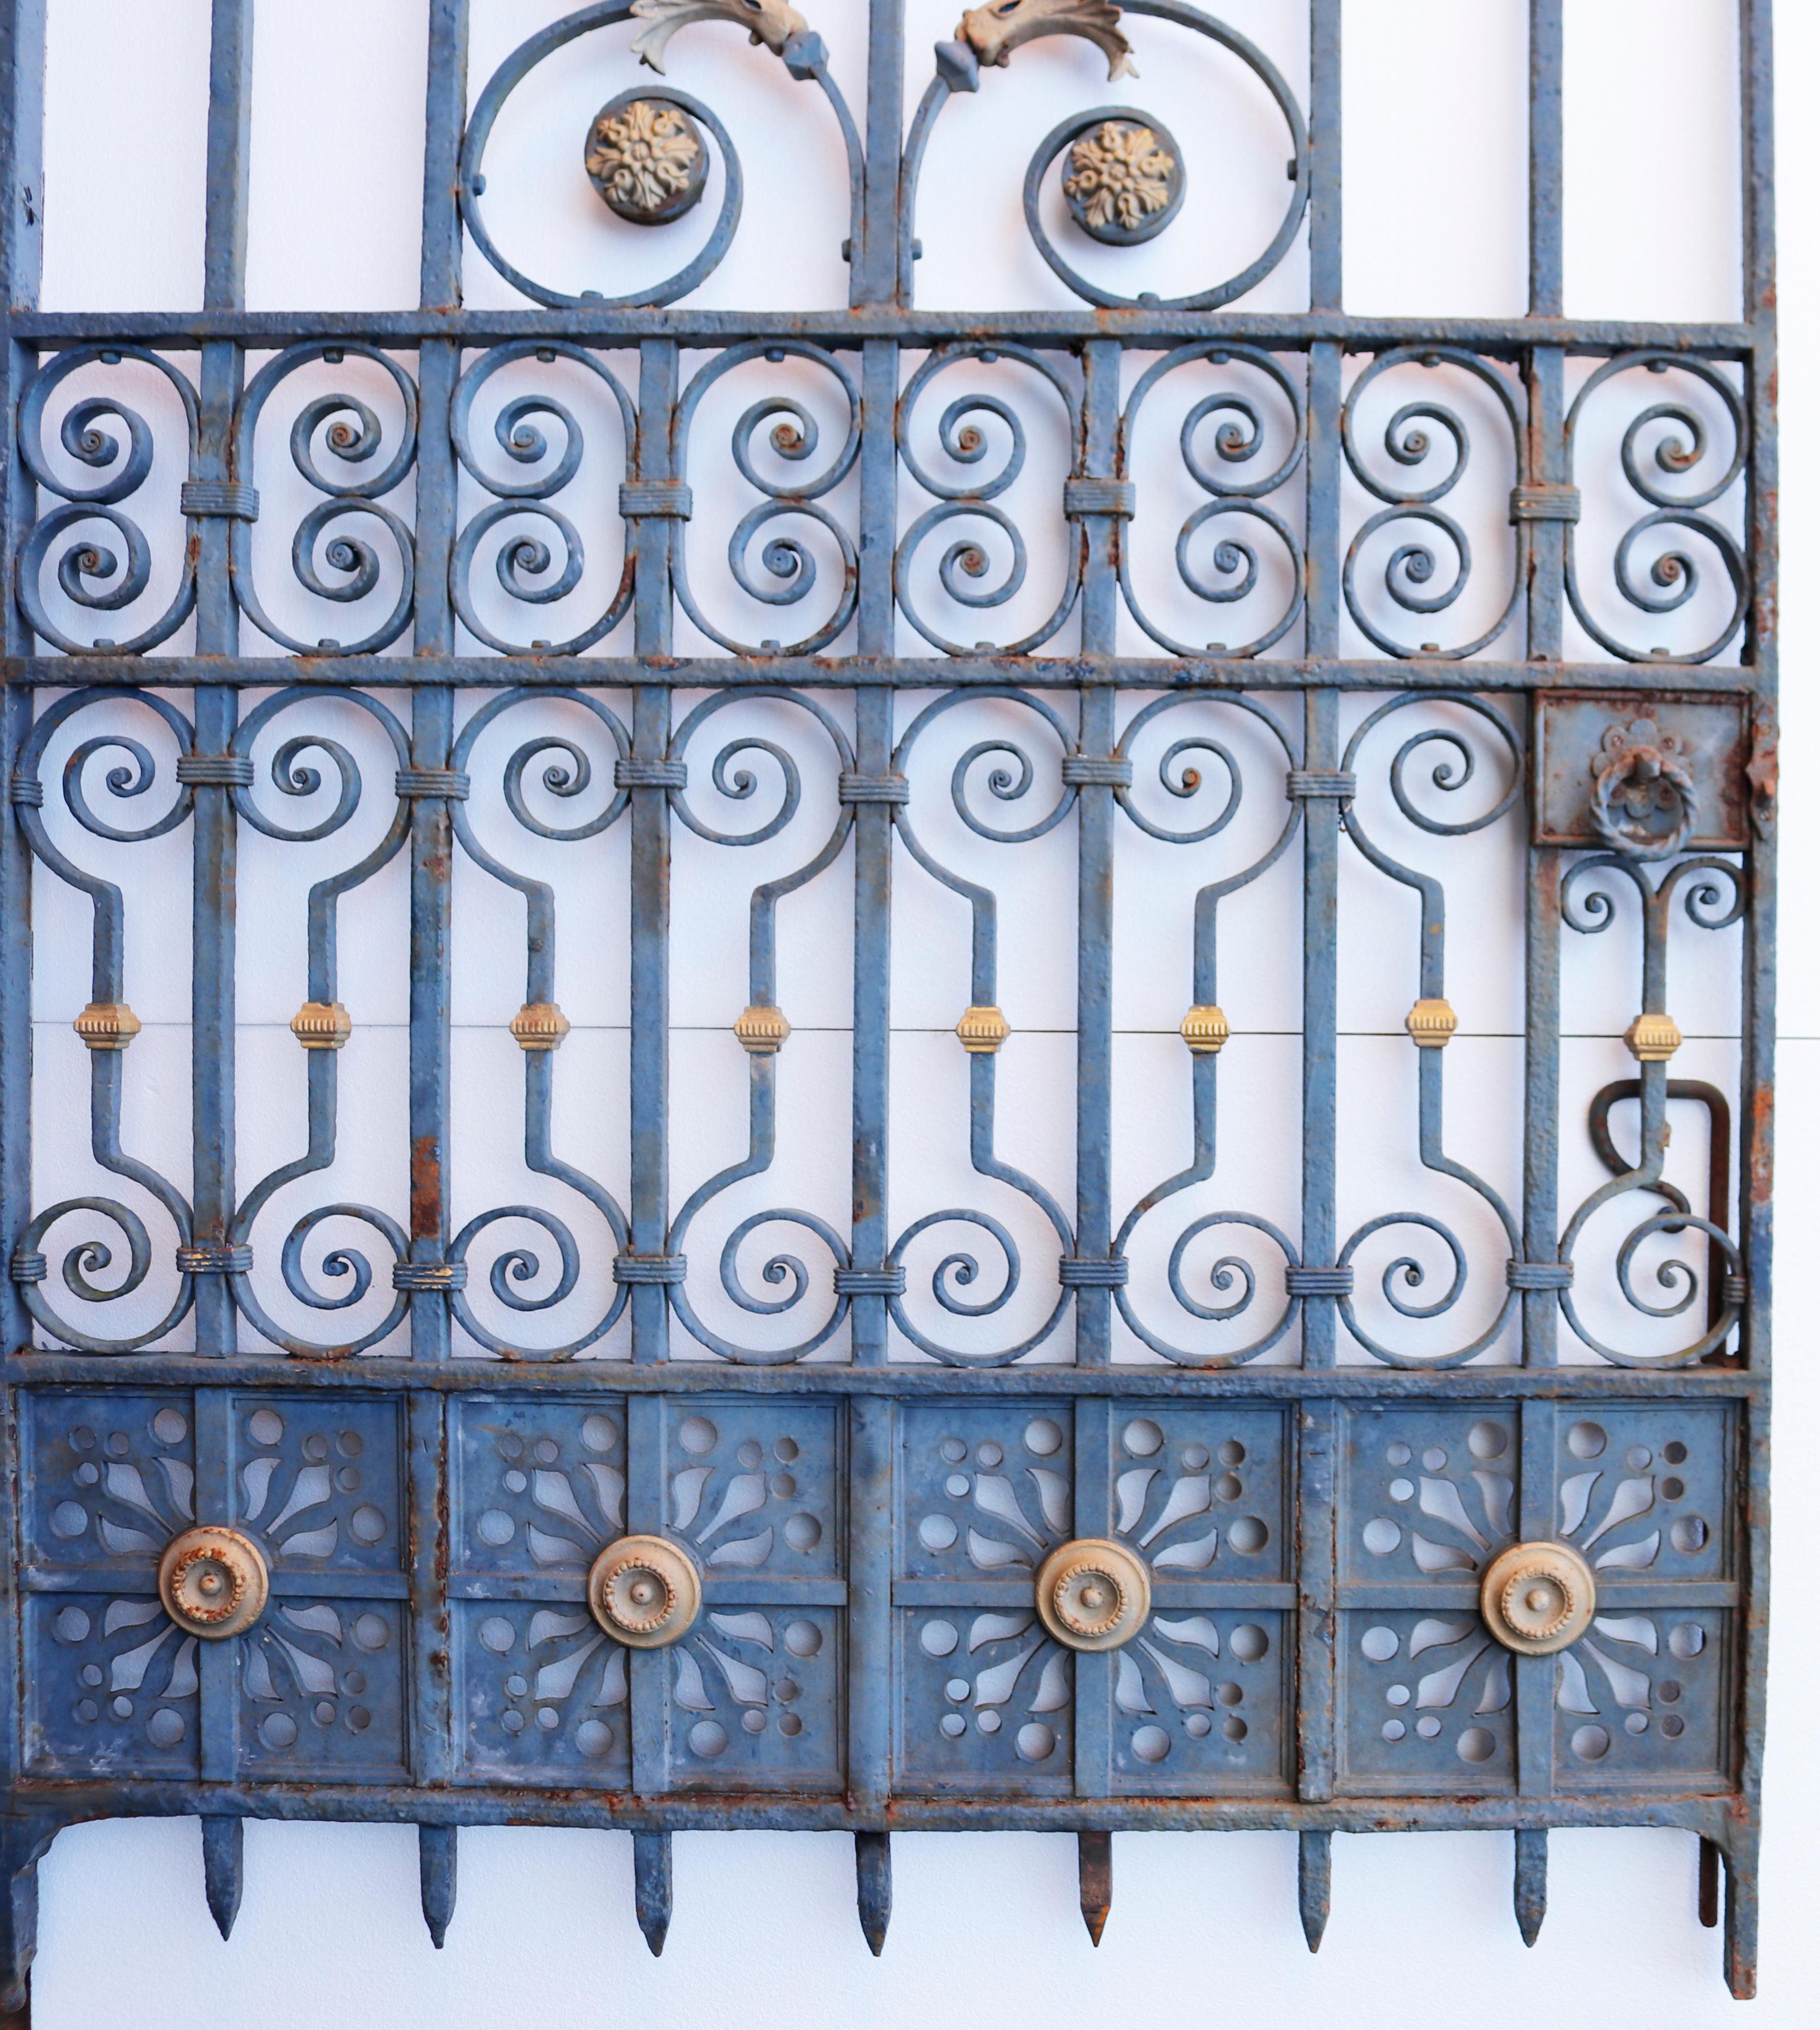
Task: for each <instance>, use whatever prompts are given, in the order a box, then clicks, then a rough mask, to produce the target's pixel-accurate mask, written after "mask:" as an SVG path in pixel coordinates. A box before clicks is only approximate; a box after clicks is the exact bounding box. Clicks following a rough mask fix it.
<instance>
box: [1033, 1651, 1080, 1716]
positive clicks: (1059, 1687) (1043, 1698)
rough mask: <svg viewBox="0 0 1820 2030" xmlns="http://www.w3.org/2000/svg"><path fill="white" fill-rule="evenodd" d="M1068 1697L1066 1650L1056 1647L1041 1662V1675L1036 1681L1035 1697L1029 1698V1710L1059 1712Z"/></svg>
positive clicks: (1069, 1694)
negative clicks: (1047, 1658)
mask: <svg viewBox="0 0 1820 2030" xmlns="http://www.w3.org/2000/svg"><path fill="white" fill-rule="evenodd" d="M1069 1697H1072V1693H1069V1689H1068V1650H1065V1649H1057V1650H1053V1653H1051V1656H1049V1660H1047V1663H1045V1664H1043V1677H1041V1679H1039V1681H1037V1697H1034V1699H1031V1712H1033V1713H1059V1712H1061V1709H1063V1707H1065V1705H1068V1703H1069Z"/></svg>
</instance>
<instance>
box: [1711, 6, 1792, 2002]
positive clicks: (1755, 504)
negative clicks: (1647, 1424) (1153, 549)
mask: <svg viewBox="0 0 1820 2030" xmlns="http://www.w3.org/2000/svg"><path fill="white" fill-rule="evenodd" d="M1773 19H1774V6H1773V4H1772V0H1740V4H1739V20H1738V29H1739V37H1738V39H1739V58H1740V90H1739V99H1740V119H1741V121H1742V124H1743V129H1744V132H1743V164H1744V289H1743V296H1744V305H1743V307H1744V317H1745V319H1746V321H1747V322H1748V323H1749V325H1750V326H1751V358H1750V366H1749V385H1748V389H1747V391H1746V392H1747V396H1748V400H1749V403H1750V417H1751V457H1750V463H1749V468H1748V470H1749V474H1750V496H1749V500H1750V507H1749V515H1750V519H1749V524H1748V530H1749V541H1750V565H1751V581H1750V582H1751V605H1750V620H1749V624H1748V630H1747V633H1746V638H1745V645H1744V654H1745V656H1746V657H1747V658H1748V661H1749V663H1750V664H1751V667H1752V671H1753V675H1754V677H1755V690H1756V698H1755V707H1756V709H1755V714H1754V724H1753V727H1752V734H1753V741H1754V743H1755V754H1754V756H1753V760H1754V761H1755V760H1756V759H1757V758H1759V757H1760V758H1761V759H1762V760H1764V761H1766V762H1767V763H1768V764H1769V765H1770V769H1771V770H1772V771H1773V769H1774V757H1775V742H1776V738H1777V720H1776V697H1777V625H1776V616H1777V588H1776V559H1777V502H1778V500H1779V497H1780V496H1779V492H1778V489H1779V485H1780V474H1779V471H1778V468H1777V451H1776V345H1777V338H1776V240H1775V230H1776V219H1775V197H1774V175H1775V132H1774V68H1773V65H1772V61H1771V53H1772V43H1771V28H1772V22H1773ZM1753 772H1754V774H1756V776H1757V783H1758V785H1759V786H1763V785H1764V784H1765V783H1766V784H1767V786H1768V788H1769V790H1770V798H1769V800H1768V809H1769V819H1770V822H1769V824H1768V825H1761V824H1760V825H1759V835H1758V837H1757V839H1756V842H1755V846H1754V848H1753V850H1752V851H1751V856H1750V870H1751V909H1750V912H1749V914H1748V916H1747V918H1746V920H1745V927H1744V940H1745V943H1744V952H1745V961H1744V962H1745V978H1744V1050H1743V1059H1744V1062H1743V1066H1742V1070H1743V1084H1744V1106H1743V1107H1742V1108H1741V1110H1740V1117H1741V1127H1740V1142H1741V1147H1740V1151H1739V1176H1740V1180H1742V1185H1743V1188H1742V1189H1741V1190H1740V1193H1739V1221H1740V1229H1741V1231H1740V1236H1739V1237H1740V1241H1741V1242H1742V1244H1743V1248H1744V1269H1745V1272H1746V1274H1747V1276H1748V1285H1747V1290H1748V1295H1747V1299H1746V1310H1745V1314H1744V1340H1743V1351H1744V1357H1745V1359H1746V1360H1747V1361H1748V1363H1749V1364H1750V1366H1751V1370H1753V1371H1754V1372H1755V1373H1756V1374H1760V1375H1762V1376H1763V1377H1766V1378H1767V1375H1768V1372H1769V1368H1770V1297H1771V1288H1770V1176H1771V1166H1772V1161H1773V1154H1774V1080H1775V1062H1776V1059H1775V1051H1776V995H1775V964H1776V854H1775V846H1774V830H1773V826H1774V775H1773V773H1772V774H1771V775H1769V776H1768V777H1767V778H1765V777H1764V776H1763V775H1761V774H1760V773H1757V771H1755V770H1754V771H1753ZM1761 801H1763V800H1762V799H1761V798H1759V802H1761ZM1714 1217H1715V1218H1717V1217H1718V1215H1717V1214H1715V1215H1714ZM1742 1422H1743V1423H1744V1440H1745V1442H1744V1449H1743V1456H1742V1459H1741V1461H1740V1466H1741V1469H1742V1485H1743V1488H1744V1496H1745V1501H1744V1528H1743V1530H1741V1531H1740V1552H1741V1555H1742V1558H1743V1563H1744V1570H1743V1572H1742V1574H1741V1575H1740V1576H1741V1577H1742V1578H1743V1579H1744V1606H1743V1608H1742V1611H1741V1614H1740V1629H1739V1639H1738V1648H1737V1655H1738V1668H1739V1679H1740V1686H1741V1691H1740V1712H1739V1719H1740V1730H1739V1733H1740V1756H1739V1760H1738V1785H1739V1790H1740V1805H1739V1810H1738V1822H1737V1824H1736V1828H1735V1831H1734V1833H1733V1839H1732V1841H1731V1842H1730V1843H1729V1846H1728V1850H1727V1853H1726V1857H1725V1860H1726V1868H1725V1888H1726V1894H1725V1980H1726V1984H1727V1985H1728V1986H1729V1987H1730V1989H1731V1991H1732V1993H1733V1995H1736V1996H1737V1997H1739V1998H1740V1999H1743V1998H1745V1997H1747V1996H1750V1995H1755V1993H1756V1991H1757V1843H1758V1825H1759V1798H1761V1796H1762V1780H1763V1728H1764V1723H1765V1720H1766V1703H1767V1697H1768V1675H1769V1608H1770V1602H1769V1571H1770V1564H1769V1559H1770V1479H1769V1474H1770V1404H1769V1399H1768V1397H1767V1396H1763V1397H1761V1398H1759V1400H1757V1401H1756V1402H1755V1403H1754V1404H1752V1405H1751V1407H1749V1409H1748V1411H1746V1412H1745V1413H1744V1416H1743V1418H1742Z"/></svg>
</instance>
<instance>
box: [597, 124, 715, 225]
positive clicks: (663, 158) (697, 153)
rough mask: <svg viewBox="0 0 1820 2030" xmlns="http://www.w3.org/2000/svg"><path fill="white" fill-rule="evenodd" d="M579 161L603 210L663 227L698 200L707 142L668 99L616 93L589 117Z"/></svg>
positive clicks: (705, 181) (704, 179)
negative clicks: (616, 95)
mask: <svg viewBox="0 0 1820 2030" xmlns="http://www.w3.org/2000/svg"><path fill="white" fill-rule="evenodd" d="M581 160H582V163H583V165H584V167H585V169H587V172H588V180H589V182H590V183H592V184H593V186H594V188H595V189H596V190H597V191H599V192H600V195H601V199H602V200H603V201H604V203H605V204H606V205H607V209H608V210H611V211H612V212H614V213H615V214H617V215H618V217H621V218H623V219H625V220H626V221H628V222H629V223H630V224H631V225H669V224H670V221H672V220H673V219H678V218H680V217H682V215H683V214H684V213H685V211H689V210H693V208H694V207H695V206H696V205H697V204H699V203H700V202H701V194H702V192H703V191H704V189H705V188H707V186H708V143H707V141H706V140H705V139H704V138H703V136H702V132H701V129H700V128H699V127H698V126H696V124H695V121H693V119H692V118H691V117H689V113H687V112H686V111H685V110H684V108H683V107H682V106H679V105H678V103H677V102H676V101H675V100H674V99H667V98H665V97H664V96H663V95H661V94H660V93H657V92H652V91H622V93H621V94H620V95H619V96H618V98H617V99H610V100H609V101H608V102H607V104H606V105H604V106H602V107H601V109H600V111H599V112H598V113H596V114H595V116H594V119H593V123H592V125H590V127H589V129H588V139H587V143H586V145H585V147H584V148H583V150H582V154H581Z"/></svg>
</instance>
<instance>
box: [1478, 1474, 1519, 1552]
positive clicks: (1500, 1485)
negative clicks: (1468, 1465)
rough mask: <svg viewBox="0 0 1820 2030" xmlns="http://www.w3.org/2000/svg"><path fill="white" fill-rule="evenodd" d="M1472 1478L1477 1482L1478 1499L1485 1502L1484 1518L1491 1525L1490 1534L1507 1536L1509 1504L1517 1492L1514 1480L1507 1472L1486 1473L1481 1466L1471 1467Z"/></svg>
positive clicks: (1508, 1531) (1508, 1529)
mask: <svg viewBox="0 0 1820 2030" xmlns="http://www.w3.org/2000/svg"><path fill="white" fill-rule="evenodd" d="M1473 1479H1474V1480H1476V1482H1478V1483H1479V1499H1480V1500H1481V1501H1482V1502H1484V1504H1485V1520H1486V1521H1487V1522H1488V1523H1490V1525H1491V1534H1492V1535H1493V1536H1494V1537H1508V1536H1509V1535H1510V1504H1511V1502H1512V1500H1514V1497H1515V1496H1516V1493H1517V1488H1516V1484H1515V1482H1514V1481H1512V1479H1511V1478H1510V1475H1509V1474H1503V1473H1488V1472H1486V1471H1485V1470H1484V1467H1474V1468H1473Z"/></svg>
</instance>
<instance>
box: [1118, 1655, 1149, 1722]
mask: <svg viewBox="0 0 1820 2030" xmlns="http://www.w3.org/2000/svg"><path fill="white" fill-rule="evenodd" d="M1112 1697H1113V1698H1114V1700H1115V1701H1116V1702H1117V1705H1118V1708H1119V1710H1120V1712H1128V1713H1141V1712H1155V1711H1156V1710H1157V1708H1155V1707H1154V1706H1153V1705H1151V1703H1150V1698H1149V1696H1148V1695H1147V1694H1146V1692H1145V1690H1144V1674H1143V1672H1142V1671H1140V1670H1139V1669H1138V1666H1137V1663H1136V1661H1135V1659H1134V1658H1133V1656H1132V1655H1131V1651H1130V1650H1129V1649H1121V1650H1120V1652H1119V1681H1118V1684H1117V1686H1116V1689H1115V1690H1114V1691H1113V1693H1112Z"/></svg>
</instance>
